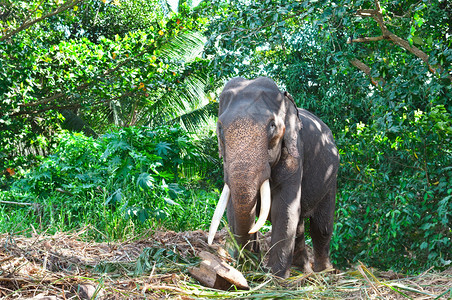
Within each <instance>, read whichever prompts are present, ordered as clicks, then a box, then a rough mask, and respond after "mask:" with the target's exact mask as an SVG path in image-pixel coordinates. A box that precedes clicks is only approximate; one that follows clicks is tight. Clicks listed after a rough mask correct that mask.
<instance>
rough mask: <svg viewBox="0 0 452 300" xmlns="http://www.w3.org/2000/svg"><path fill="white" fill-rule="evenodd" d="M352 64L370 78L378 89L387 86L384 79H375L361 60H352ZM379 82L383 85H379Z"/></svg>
mask: <svg viewBox="0 0 452 300" xmlns="http://www.w3.org/2000/svg"><path fill="white" fill-rule="evenodd" d="M350 63H351V64H352V65H354V66H355V67H357V68H358V69H360V70H361V71H363V72H364V73H365V74H366V75H367V76H369V77H370V80H371V81H372V84H373V85H375V86H376V87H378V86H379V85H380V86H383V85H384V84H385V81H384V80H383V79H382V78H373V77H372V76H371V75H370V67H369V66H368V65H366V64H365V63H363V62H362V61H360V60H359V59H356V58H354V59H352V60H350ZM379 81H380V82H381V83H379Z"/></svg>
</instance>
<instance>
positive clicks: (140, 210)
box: [0, 127, 217, 238]
mask: <svg viewBox="0 0 452 300" xmlns="http://www.w3.org/2000/svg"><path fill="white" fill-rule="evenodd" d="M57 139H58V147H57V149H56V150H55V151H54V153H53V154H52V155H49V156H48V157H47V158H45V159H44V160H43V162H42V164H41V165H40V166H39V167H37V168H35V169H33V170H32V171H31V172H29V173H27V174H25V176H24V177H23V178H22V179H20V180H17V181H15V182H14V184H12V186H11V188H10V191H8V192H3V193H2V194H0V199H1V200H3V201H11V200H12V201H18V202H17V203H15V205H12V206H7V207H2V209H1V214H2V227H1V230H2V231H13V232H14V231H21V230H23V229H27V228H29V227H30V225H31V226H35V228H39V229H40V230H50V231H52V232H53V231H56V230H62V231H64V230H71V229H76V228H79V227H80V226H88V225H90V224H95V226H96V230H98V231H100V232H102V233H103V234H104V235H107V236H108V237H109V238H124V237H127V236H128V235H131V234H136V233H137V232H140V231H142V230H143V229H146V228H155V227H158V226H164V227H165V228H168V229H174V230H186V229H196V228H200V227H201V228H205V227H206V224H208V222H209V217H210V214H207V213H206V211H210V210H212V209H213V208H212V207H214V205H215V201H216V198H217V194H216V193H213V191H212V192H210V193H207V192H200V191H194V190H191V189H188V188H186V187H187V186H190V185H193V186H195V185H196V184H197V182H193V180H194V179H192V177H191V178H189V177H187V176H186V174H187V172H188V173H190V168H193V166H194V165H197V170H198V172H200V174H206V173H207V172H209V170H210V169H211V168H212V165H213V163H214V162H212V163H211V164H210V165H209V164H206V163H205V161H206V160H205V159H203V158H202V157H200V155H199V154H197V153H202V152H205V151H207V150H205V149H204V146H203V145H202V143H201V142H200V141H195V140H194V139H193V138H192V137H191V136H190V135H188V134H187V133H186V131H184V130H183V129H181V128H180V127H157V128H153V129H150V128H149V127H128V128H123V129H117V130H115V131H111V132H109V133H106V134H105V135H103V136H101V137H100V138H98V139H94V138H92V137H86V136H85V135H83V134H80V133H67V132H66V133H62V134H61V135H59V136H58V137H57ZM207 152H208V151H207ZM199 165H202V166H203V168H204V170H202V169H203V168H200V167H199ZM25 216H26V218H24V217H25ZM95 235H96V236H97V233H96V234H95Z"/></svg>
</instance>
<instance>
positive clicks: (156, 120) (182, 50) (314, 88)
mask: <svg viewBox="0 0 452 300" xmlns="http://www.w3.org/2000/svg"><path fill="white" fill-rule="evenodd" d="M451 46H452V3H451V2H450V1H446V0H442V1H439V0H422V1H417V0H416V1H411V0H408V1H407V0H404V1H402V0H381V1H378V0H375V1H363V0H339V1H295V0H284V1H272V0H266V1H245V0H243V1H220V0H219V1H208V0H204V1H201V2H199V3H194V2H192V1H182V0H181V1H179V3H178V5H177V7H175V6H171V5H169V4H168V3H167V2H166V1H161V0H159V1H157V0H155V1H145V0H66V1H63V0H45V1H35V0H33V1H21V0H2V1H0V107H1V108H0V110H1V114H0V172H1V174H0V175H1V176H2V177H1V179H0V189H1V191H0V200H1V201H2V203H3V204H2V203H0V215H1V216H0V218H1V221H0V224H1V225H0V231H1V232H19V231H21V230H25V229H26V228H29V226H30V224H32V225H33V226H34V227H35V228H39V229H40V230H50V232H56V231H65V230H71V229H74V228H79V227H80V226H83V225H86V224H92V225H93V226H94V227H95V228H96V230H93V231H92V232H91V234H92V235H93V236H94V237H95V238H97V239H102V238H103V237H104V236H107V237H108V238H113V239H121V238H124V237H126V236H128V235H131V234H136V233H138V232H141V231H143V230H144V229H145V228H149V227H158V226H163V227H165V228H167V229H172V230H188V229H197V228H201V229H207V228H208V226H209V221H210V218H211V216H212V214H213V210H214V209H215V204H216V201H217V197H218V188H220V187H221V186H222V166H221V165H222V164H221V160H220V158H219V157H218V149H217V145H216V137H215V118H216V114H217V110H218V95H219V92H220V91H221V88H222V87H223V85H224V84H225V82H227V80H229V79H230V78H232V77H236V76H242V77H245V78H249V79H251V78H255V77H258V76H268V77H271V78H273V79H274V80H275V81H276V82H277V84H278V85H279V87H280V88H281V90H287V91H288V92H289V93H290V94H291V95H292V96H293V98H294V100H295V102H296V104H297V105H298V106H299V107H302V108H305V109H308V110H310V111H312V112H313V113H315V114H316V115H318V116H319V117H320V118H321V119H322V120H323V121H324V122H325V123H326V124H327V125H328V126H329V127H330V128H331V129H332V132H333V134H334V136H335V140H336V143H337V146H338V148H339V151H340V155H341V166H340V171H339V176H338V194H337V201H336V217H335V232H334V235H333V241H332V245H331V255H332V261H333V263H334V264H335V265H337V266H340V267H345V266H350V265H351V264H354V263H356V262H358V261H361V262H366V263H369V264H371V265H372V266H374V267H377V268H382V269H394V270H397V271H403V272H415V271H420V270H425V269H428V268H429V267H435V268H446V267H449V266H450V265H451V260H452V257H451V253H452V251H451V249H452V228H451V224H452V147H451V145H452V115H451V113H452V101H451V100H452V47H451ZM7 202H10V203H16V204H17V205H11V204H7ZM31 204H33V205H31ZM36 205H37V206H39V207H40V209H39V213H37V212H36V211H35V210H34V209H35V207H37V206H36ZM24 216H30V217H29V218H27V220H28V221H26V222H29V223H26V222H25V221H20V222H19V221H18V220H22V219H23V218H24ZM99 232H102V234H99Z"/></svg>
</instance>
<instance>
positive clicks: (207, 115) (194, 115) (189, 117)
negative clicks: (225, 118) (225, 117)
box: [172, 102, 218, 132]
mask: <svg viewBox="0 0 452 300" xmlns="http://www.w3.org/2000/svg"><path fill="white" fill-rule="evenodd" d="M217 114H218V103H216V102H210V103H209V104H207V105H204V106H202V107H200V108H198V109H195V110H192V111H189V112H187V113H185V114H183V115H180V116H179V117H177V118H176V119H173V120H172V122H180V124H181V125H182V127H183V128H185V129H186V130H188V131H192V132H196V131H197V130H198V128H199V125H201V124H205V123H208V122H209V120H211V119H212V117H214V116H216V115H217Z"/></svg>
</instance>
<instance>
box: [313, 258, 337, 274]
mask: <svg viewBox="0 0 452 300" xmlns="http://www.w3.org/2000/svg"><path fill="white" fill-rule="evenodd" d="M327 269H333V265H332V264H331V262H330V259H329V258H328V257H326V258H324V257H323V258H315V259H314V272H321V271H323V270H327Z"/></svg>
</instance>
